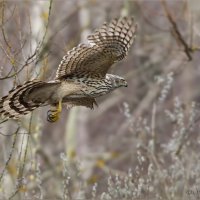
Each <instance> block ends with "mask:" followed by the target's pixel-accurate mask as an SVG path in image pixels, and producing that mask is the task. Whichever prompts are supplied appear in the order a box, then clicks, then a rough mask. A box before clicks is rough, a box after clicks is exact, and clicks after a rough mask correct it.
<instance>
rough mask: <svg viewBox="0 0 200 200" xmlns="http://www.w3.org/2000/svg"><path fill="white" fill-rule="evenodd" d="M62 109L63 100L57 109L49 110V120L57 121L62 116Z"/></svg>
mask: <svg viewBox="0 0 200 200" xmlns="http://www.w3.org/2000/svg"><path fill="white" fill-rule="evenodd" d="M61 111H62V104H61V101H59V102H58V105H57V109H56V110H48V112H47V121H49V122H51V123H53V122H56V121H57V120H58V119H59V118H60V113H61Z"/></svg>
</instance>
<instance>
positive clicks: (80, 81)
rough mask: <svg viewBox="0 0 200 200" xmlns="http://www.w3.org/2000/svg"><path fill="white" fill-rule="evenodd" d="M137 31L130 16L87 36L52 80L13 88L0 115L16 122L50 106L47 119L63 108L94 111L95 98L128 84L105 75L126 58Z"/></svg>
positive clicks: (56, 116)
mask: <svg viewBox="0 0 200 200" xmlns="http://www.w3.org/2000/svg"><path fill="white" fill-rule="evenodd" d="M136 30H137V24H136V23H135V22H134V19H133V17H122V18H120V19H113V20H112V21H111V22H110V23H104V24H103V25H102V27H101V28H99V29H97V30H96V31H95V32H94V33H93V34H91V35H89V36H88V38H87V39H88V44H80V45H78V46H77V47H74V48H73V49H72V50H70V51H68V52H67V55H65V56H64V57H63V59H62V61H61V63H60V65H59V67H58V69H57V72H56V77H55V79H54V80H52V81H49V82H44V81H40V80H36V79H35V80H31V81H28V82H25V83H24V84H22V85H18V86H17V87H16V88H14V89H12V90H11V91H10V92H9V94H8V95H7V96H4V97H2V98H1V99H0V115H1V116H2V117H5V118H13V119H17V118H19V117H20V116H23V115H25V114H27V113H29V112H31V111H33V110H34V109H36V108H38V107H41V106H44V105H50V106H51V109H50V110H49V111H48V114H47V119H48V121H50V122H55V121H57V120H58V119H59V115H60V113H61V111H62V105H63V104H66V105H67V106H68V107H72V106H85V107H88V108H91V109H93V106H94V105H97V103H96V100H95V99H96V98H97V97H99V96H102V95H105V94H107V93H109V92H111V91H113V90H115V89H116V88H119V87H122V86H125V87H127V82H126V81H125V80H124V78H122V77H119V76H117V75H112V74H108V73H107V72H108V70H109V68H110V67H111V66H112V65H113V64H114V63H115V62H118V61H120V60H122V59H123V58H125V57H126V55H127V53H128V50H129V49H130V46H131V45H132V43H133V41H134V39H135V35H136Z"/></svg>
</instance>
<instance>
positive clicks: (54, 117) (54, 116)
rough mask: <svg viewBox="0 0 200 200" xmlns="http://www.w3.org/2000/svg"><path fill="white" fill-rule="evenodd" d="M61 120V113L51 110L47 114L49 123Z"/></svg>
mask: <svg viewBox="0 0 200 200" xmlns="http://www.w3.org/2000/svg"><path fill="white" fill-rule="evenodd" d="M58 119H59V112H56V111H52V110H49V111H48V112H47V121H49V122H51V123H53V122H56V121H57V120H58Z"/></svg>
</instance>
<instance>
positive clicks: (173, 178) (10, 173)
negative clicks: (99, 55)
mask: <svg viewBox="0 0 200 200" xmlns="http://www.w3.org/2000/svg"><path fill="white" fill-rule="evenodd" d="M199 10H200V3H199V1H198V0H176V1H171V0H154V1H149V0H146V1H143V0H134V1H133V0H131V1H130V0H107V1H106V0H101V1H98V0H73V1H71V0H35V1H31V0H17V1H9V0H8V1H6V0H1V1H0V24H1V26H0V29H1V30H0V32H1V33H0V96H1V97H2V96H4V95H6V94H7V93H8V91H9V90H10V89H12V88H13V87H15V86H17V85H19V84H23V82H25V81H27V80H32V79H34V78H38V79H40V80H45V81H49V80H52V79H54V77H55V73H56V70H57V67H58V65H59V63H60V61H61V59H62V57H63V56H64V55H65V54H66V53H67V51H68V50H70V49H72V48H73V47H75V46H77V45H78V44H79V43H81V42H86V41H87V35H88V34H90V33H92V32H93V31H94V30H95V29H96V28H99V27H101V25H102V24H103V23H104V22H105V21H107V22H109V21H110V20H112V19H113V18H119V17H120V16H134V18H135V21H136V22H137V24H138V32H137V38H136V41H135V43H134V45H133V46H132V47H131V49H130V52H129V54H128V56H127V58H126V59H125V60H123V61H121V62H119V63H117V64H116V65H115V66H114V67H113V68H112V69H111V70H110V73H114V74H117V75H119V76H122V77H125V79H126V80H127V81H128V85H129V86H128V88H120V89H118V90H116V91H114V92H113V93H111V94H109V95H106V96H103V97H101V98H98V99H97V102H98V104H99V106H98V107H96V108H95V109H94V110H90V109H86V108H82V107H76V108H72V109H70V110H67V109H64V110H63V112H62V117H61V119H60V120H59V121H58V122H56V123H52V124H51V123H49V122H47V120H46V118H47V117H46V116H47V111H48V109H49V108H48V107H44V108H40V109H38V110H36V111H34V112H33V113H32V114H31V115H28V116H25V117H24V118H21V119H20V120H18V121H15V120H8V121H5V122H4V120H3V119H2V120H1V122H0V133H1V134H0V173H1V174H0V199H2V200H4V199H25V200H28V199H45V200H54V199H72V200H76V199H77V200H79V199H80V200H82V199H88V200H89V199H102V200H110V199H111V200H118V199H119V200H121V199H123V200H126V199H127V200H129V199H137V200H138V199H152V200H156V199H164V200H165V199H166V200H169V199H176V200H178V199H180V200H183V199H195V200H196V199H198V198H199V197H200V192H198V191H200V175H199V174H200V171H199V170H200V155H199V150H200V148H199V144H200V137H199V128H200V127H199V118H200V117H199V115H200V113H199V100H200V95H199V94H200V91H199V83H200V81H199V80H200V66H199V63H200V51H199V50H200V23H199V21H200V13H199Z"/></svg>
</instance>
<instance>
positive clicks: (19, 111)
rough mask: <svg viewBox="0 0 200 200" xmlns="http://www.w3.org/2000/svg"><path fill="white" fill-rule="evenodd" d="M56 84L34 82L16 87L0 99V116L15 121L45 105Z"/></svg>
mask: <svg viewBox="0 0 200 200" xmlns="http://www.w3.org/2000/svg"><path fill="white" fill-rule="evenodd" d="M56 84H57V83H47V82H43V81H38V80H34V81H28V82H26V83H24V84H23V85H18V86H17V87H16V88H14V89H12V90H10V91H9V94H8V95H7V96H4V97H2V98H1V99H0V116H1V117H5V118H13V119H17V118H18V117H20V116H22V115H26V114H28V113H29V112H31V111H33V110H34V109H36V108H38V107H40V106H42V105H43V104H44V103H46V101H47V100H48V97H49V96H50V95H51V94H50V93H51V92H52V91H53V90H54V89H55V85H56ZM53 87H54V88H53ZM51 89H52V90H51ZM47 91H48V92H47Z"/></svg>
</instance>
